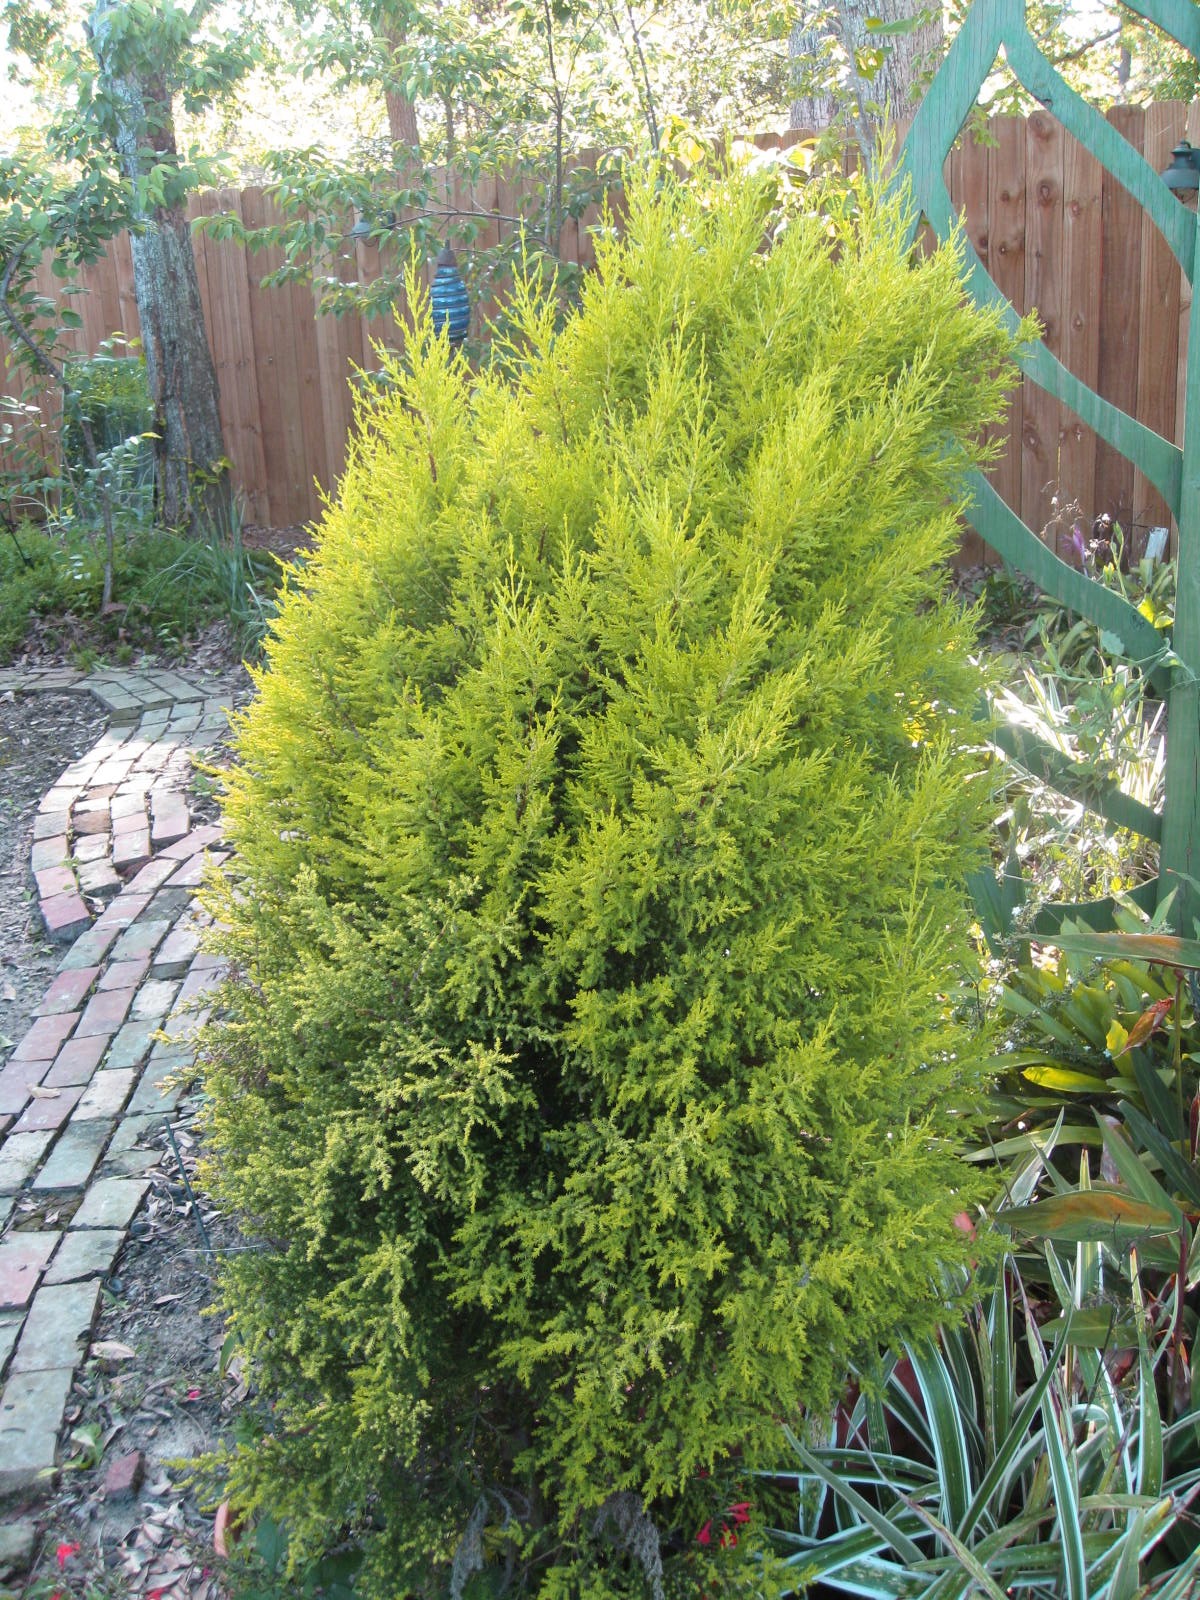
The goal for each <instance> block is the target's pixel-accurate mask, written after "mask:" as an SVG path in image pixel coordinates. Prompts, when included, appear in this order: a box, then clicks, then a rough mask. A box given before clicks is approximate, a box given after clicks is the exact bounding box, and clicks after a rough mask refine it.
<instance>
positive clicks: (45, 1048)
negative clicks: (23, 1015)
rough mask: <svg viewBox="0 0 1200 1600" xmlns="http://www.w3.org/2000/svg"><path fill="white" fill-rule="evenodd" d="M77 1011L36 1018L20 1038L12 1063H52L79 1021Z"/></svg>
mask: <svg viewBox="0 0 1200 1600" xmlns="http://www.w3.org/2000/svg"><path fill="white" fill-rule="evenodd" d="M79 1016H80V1013H79V1012H78V1011H62V1012H59V1013H57V1014H56V1015H54V1016H49V1017H38V1019H37V1020H36V1022H34V1023H33V1025H32V1026H31V1027H30V1028H29V1029H28V1030H27V1031H26V1033H25V1034H24V1035H23V1036H22V1038H21V1041H20V1043H19V1044H18V1045H17V1048H16V1049H15V1050H14V1051H13V1053H12V1059H13V1060H14V1061H53V1060H54V1058H55V1056H56V1055H57V1054H58V1051H59V1048H60V1047H61V1045H62V1044H63V1043H64V1042H65V1041H66V1040H67V1039H68V1038H69V1037H70V1034H71V1030H72V1028H74V1026H75V1024H76V1023H77V1022H78V1021H79Z"/></svg>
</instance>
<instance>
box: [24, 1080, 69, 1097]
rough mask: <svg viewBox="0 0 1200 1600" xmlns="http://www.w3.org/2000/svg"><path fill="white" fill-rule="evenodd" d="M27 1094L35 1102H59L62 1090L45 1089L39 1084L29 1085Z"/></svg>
mask: <svg viewBox="0 0 1200 1600" xmlns="http://www.w3.org/2000/svg"><path fill="white" fill-rule="evenodd" d="M29 1092H30V1094H31V1095H33V1096H34V1098H35V1099H37V1100H61V1099H62V1090H61V1089H47V1088H46V1087H45V1086H44V1085H43V1084H40V1083H31V1084H30V1085H29Z"/></svg>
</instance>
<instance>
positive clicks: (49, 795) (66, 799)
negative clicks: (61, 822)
mask: <svg viewBox="0 0 1200 1600" xmlns="http://www.w3.org/2000/svg"><path fill="white" fill-rule="evenodd" d="M82 797H83V796H82V791H81V790H80V789H79V788H78V786H73V787H71V788H59V787H57V786H56V787H55V788H53V789H50V790H48V791H47V792H46V794H45V795H44V796H43V798H42V800H41V803H40V804H39V805H38V808H37V814H38V816H40V817H55V816H61V815H62V814H63V813H64V812H69V811H70V809H71V807H72V806H73V805H74V804H75V802H76V801H77V800H80V799H82ZM63 832H64V833H65V832H66V829H65V828H64V829H63Z"/></svg>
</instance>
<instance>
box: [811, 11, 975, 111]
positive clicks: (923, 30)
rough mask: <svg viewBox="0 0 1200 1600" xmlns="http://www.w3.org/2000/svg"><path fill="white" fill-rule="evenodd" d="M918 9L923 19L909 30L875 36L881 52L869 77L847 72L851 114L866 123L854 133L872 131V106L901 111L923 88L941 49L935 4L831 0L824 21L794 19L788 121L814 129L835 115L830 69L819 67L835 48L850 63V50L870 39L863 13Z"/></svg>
mask: <svg viewBox="0 0 1200 1600" xmlns="http://www.w3.org/2000/svg"><path fill="white" fill-rule="evenodd" d="M919 15H923V20H922V23H921V26H920V27H919V28H917V29H915V31H914V32H912V33H906V34H897V35H884V36H883V37H882V38H880V39H879V40H878V44H879V45H880V46H881V47H884V49H885V51H886V53H885V55H884V59H883V64H882V66H881V67H880V68H879V71H878V72H877V73H876V75H875V76H874V78H872V79H871V80H870V81H867V80H866V79H864V78H861V77H859V75H858V74H857V73H852V76H851V79H850V82H849V84H848V86H847V87H848V89H849V93H850V97H851V103H852V105H853V106H854V109H855V113H856V115H857V117H858V118H859V120H860V121H861V122H863V123H864V124H866V125H867V126H866V127H863V128H860V130H859V131H860V133H866V132H869V133H870V134H874V133H875V132H876V131H877V130H878V127H879V123H880V121H881V120H882V117H881V111H877V110H875V109H874V108H875V107H879V108H881V110H886V111H887V112H888V114H889V115H891V116H893V117H904V116H907V115H909V113H910V112H911V111H912V109H913V107H914V106H915V104H916V102H917V101H918V100H919V99H920V97H921V95H922V93H923V92H924V88H925V84H926V81H927V79H928V76H929V72H930V68H931V66H932V65H933V64H934V63H935V62H936V58H937V56H938V55H939V54H940V51H941V45H942V39H943V29H942V14H941V9H940V7H930V6H929V5H928V0H834V8H833V15H832V19H831V20H830V21H829V22H828V23H827V24H825V25H822V26H819V27H811V28H810V27H805V26H804V24H803V23H798V24H797V25H796V26H795V27H794V28H793V29H792V34H791V38H790V40H789V42H788V54H789V56H790V58H791V62H792V81H793V83H794V84H795V85H796V89H797V93H796V98H795V99H794V100H793V102H792V105H791V114H790V123H791V126H792V127H793V128H805V129H809V130H813V131H819V130H821V129H823V128H827V127H829V125H830V124H831V123H832V122H833V121H834V119H835V118H836V117H837V115H838V112H839V109H841V108H840V107H839V103H838V101H839V96H838V95H837V94H836V93H835V91H834V88H833V86H832V82H831V79H832V78H833V77H834V76H836V69H832V68H831V70H829V71H826V70H824V68H825V65H826V64H827V63H830V58H831V55H832V54H834V53H835V52H836V53H837V54H838V55H840V54H842V52H844V53H845V55H846V56H847V57H849V58H850V59H851V63H852V62H853V54H854V52H855V51H856V50H859V49H861V48H862V47H863V46H864V45H867V46H869V45H870V44H871V43H872V42H873V41H872V36H871V34H870V33H869V32H868V30H867V18H868V17H870V18H872V19H878V20H879V21H880V22H884V23H888V22H900V21H903V20H906V19H907V18H910V17H916V16H919ZM843 104H844V101H843Z"/></svg>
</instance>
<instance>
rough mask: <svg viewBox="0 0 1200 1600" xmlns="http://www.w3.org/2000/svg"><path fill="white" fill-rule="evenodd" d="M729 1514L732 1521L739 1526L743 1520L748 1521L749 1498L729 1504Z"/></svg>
mask: <svg viewBox="0 0 1200 1600" xmlns="http://www.w3.org/2000/svg"><path fill="white" fill-rule="evenodd" d="M729 1515H730V1516H731V1517H732V1518H733V1520H734V1522H735V1523H736V1524H737V1525H738V1527H739V1528H740V1527H741V1525H742V1523H743V1522H749V1521H750V1502H749V1500H739V1501H738V1503H737V1504H736V1505H733V1506H730V1508H729Z"/></svg>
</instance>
